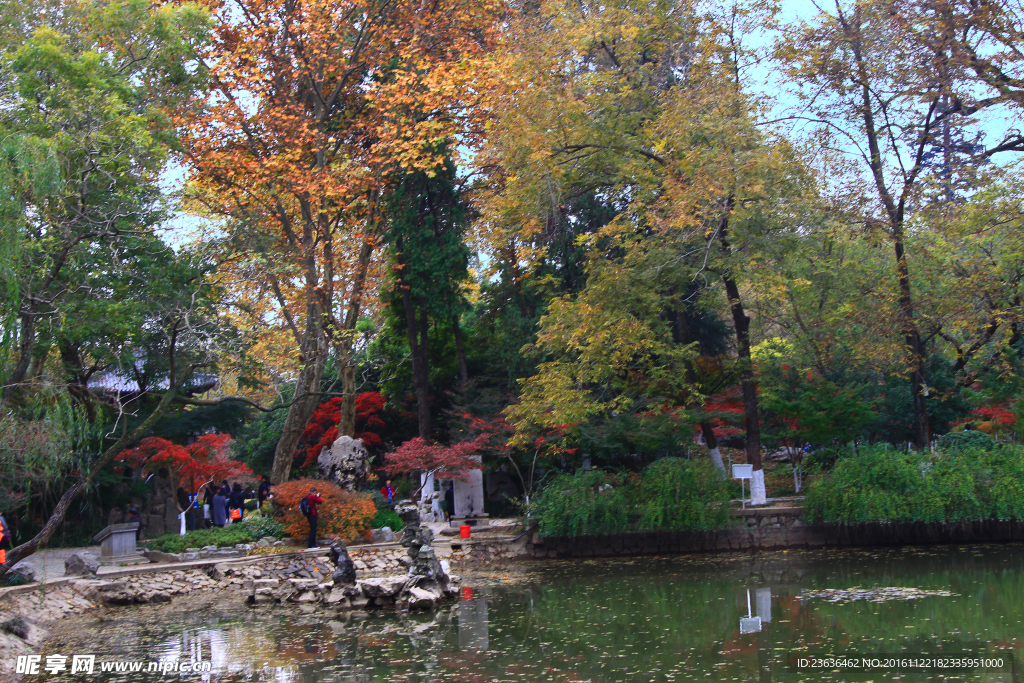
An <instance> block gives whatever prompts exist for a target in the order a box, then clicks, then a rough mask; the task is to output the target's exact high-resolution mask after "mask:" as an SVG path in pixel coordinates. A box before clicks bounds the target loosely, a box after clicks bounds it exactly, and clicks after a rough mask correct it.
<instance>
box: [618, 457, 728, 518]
mask: <svg viewBox="0 0 1024 683" xmlns="http://www.w3.org/2000/svg"><path fill="white" fill-rule="evenodd" d="M635 491H636V492H635V500H636V501H637V511H638V512H639V513H640V524H639V526H640V528H641V529H651V530H657V529H666V530H667V529H716V528H719V527H722V526H724V525H725V522H726V520H727V519H728V514H729V509H728V505H727V504H726V503H727V502H728V500H729V490H728V486H727V485H726V482H725V480H724V479H722V478H720V477H719V475H718V473H717V472H716V471H715V469H714V467H713V466H712V465H711V463H710V462H709V461H706V460H684V459H683V458H662V459H660V460H657V461H655V462H654V463H652V464H651V465H648V467H647V469H645V470H644V473H643V477H642V478H641V480H640V483H639V484H638V485H637V487H636V489H635ZM716 503H717V504H716Z"/></svg>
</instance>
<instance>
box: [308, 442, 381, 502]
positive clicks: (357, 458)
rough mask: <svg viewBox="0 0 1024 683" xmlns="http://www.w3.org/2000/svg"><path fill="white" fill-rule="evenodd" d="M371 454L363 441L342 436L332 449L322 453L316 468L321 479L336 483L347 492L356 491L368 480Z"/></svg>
mask: <svg viewBox="0 0 1024 683" xmlns="http://www.w3.org/2000/svg"><path fill="white" fill-rule="evenodd" d="M368 461H369V454H368V453H367V452H366V448H365V447H364V446H363V440H362V439H353V438H352V437H351V436H340V437H338V438H337V439H335V441H334V443H333V444H331V446H330V448H325V449H323V450H322V451H320V456H319V457H318V458H317V459H316V468H317V470H318V471H319V473H320V478H321V479H326V480H327V481H331V482H334V483H335V484H337V485H338V486H340V487H341V488H343V489H345V490H346V491H355V490H356V486H357V485H358V484H359V483H360V482H361V481H363V480H364V479H366V468H367V462H368Z"/></svg>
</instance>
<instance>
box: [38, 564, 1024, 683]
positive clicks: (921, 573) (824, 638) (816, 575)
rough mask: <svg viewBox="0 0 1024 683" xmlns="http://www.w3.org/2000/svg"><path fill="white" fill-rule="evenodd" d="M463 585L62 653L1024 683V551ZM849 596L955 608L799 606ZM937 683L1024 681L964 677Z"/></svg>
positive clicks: (596, 572)
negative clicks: (925, 662)
mask: <svg viewBox="0 0 1024 683" xmlns="http://www.w3.org/2000/svg"><path fill="white" fill-rule="evenodd" d="M467 584H470V585H467V586H466V587H465V588H466V590H464V591H463V593H462V595H461V596H460V597H461V598H462V599H460V600H458V601H457V602H456V603H454V604H452V605H451V606H449V607H447V608H445V609H444V610H441V611H440V612H437V613H434V614H414V615H404V616H401V615H385V614H372V615H360V614H335V613H324V612H321V611H317V610H316V609H314V608H306V610H305V611H303V609H300V608H299V607H297V606H291V607H284V606H280V607H276V608H271V609H259V610H251V609H247V608H243V607H240V605H239V604H238V601H237V599H227V600H222V601H220V602H212V603H210V604H194V605H189V606H188V608H187V609H185V610H183V611H174V608H164V607H148V606H146V607H141V608H135V609H132V610H124V611H121V612H118V613H114V616H115V618H113V619H111V620H108V621H103V622H97V621H95V618H90V619H91V620H87V621H85V622H82V623H79V624H77V625H74V626H73V627H70V628H69V629H67V631H66V632H65V633H63V634H62V635H61V637H60V640H59V641H58V642H56V643H54V645H53V646H51V651H53V652H64V653H65V654H67V653H69V652H94V653H96V654H97V655H99V658H100V659H103V658H104V657H115V656H117V657H134V658H139V659H143V658H147V657H152V658H156V657H181V658H183V659H191V660H193V661H211V662H213V666H214V671H213V673H212V674H210V675H208V676H206V677H205V679H204V680H208V681H211V682H221V681H231V682H234V681H239V682H240V681H279V682H281V683H284V682H288V683H328V682H331V683H334V682H337V681H352V682H356V681H385V680H386V681H511V680H517V681H552V680H554V681H570V680H589V681H593V682H594V683H597V682H612V681H652V680H656V681H679V680H708V679H711V680H759V681H764V682H768V681H783V682H789V681H805V680H814V681H817V680H837V681H838V680H842V681H868V680H876V681H880V680H890V679H891V676H886V675H879V673H877V672H875V673H867V672H859V673H858V672H831V671H826V672H821V673H815V674H813V675H808V674H806V673H804V672H800V671H796V670H795V669H794V668H793V667H792V666H791V665H790V664H789V662H790V661H791V660H792V658H793V657H794V656H795V655H796V654H800V653H803V654H807V653H819V654H820V653H828V652H837V653H851V652H859V653H864V654H877V653H892V654H896V653H901V652H904V653H915V654H916V653H928V652H937V653H941V652H944V653H962V652H971V653H977V654H982V653H985V654H996V655H999V656H1003V657H1006V658H1008V659H1009V660H1012V661H1014V662H1015V663H1016V665H1017V666H1018V670H1022V669H1021V665H1022V664H1024V660H1022V659H1021V657H1020V654H1019V653H1020V652H1021V650H1022V649H1024V603H1022V601H1021V600H1020V596H1021V595H1022V594H1024V546H1019V545H1005V546H995V547H980V546H975V547H961V548H933V549H904V550H885V551H827V552H790V553H762V554H759V555H731V556H701V557H675V558H637V559H634V560H629V561H587V562H584V563H568V562H566V563H544V564H540V565H537V566H536V567H535V568H533V569H532V570H531V571H530V572H529V573H528V574H527V576H526V578H525V579H524V580H522V581H514V582H506V581H499V580H494V581H469V580H467ZM855 586H858V587H865V588H870V587H886V586H902V587H915V588H920V589H929V590H938V589H943V590H949V591H951V592H952V593H954V594H955V595H954V596H952V597H925V598H922V599H917V600H897V601H892V602H885V603H878V602H870V601H864V600H862V601H857V602H849V603H830V602H827V601H825V600H823V599H818V598H815V599H809V598H802V597H801V592H802V591H804V590H820V589H825V588H829V589H837V588H851V587H855ZM900 676H901V679H900V680H906V681H926V680H937V679H934V678H933V677H932V675H931V674H930V673H901V674H900ZM184 678H185V679H187V680H196V678H195V677H184ZM96 680H132V681H157V680H162V681H166V680H168V679H167V677H166V676H163V677H161V676H155V675H153V676H151V677H150V678H147V677H146V676H140V675H137V674H136V675H133V676H131V677H130V678H123V679H118V678H117V677H116V676H111V677H108V678H102V677H97V679H96ZM942 680H948V681H954V680H964V681H967V680H970V681H1004V680H1005V681H1011V680H1017V679H1014V678H1012V674H1010V673H1009V672H992V673H980V672H959V673H956V674H951V675H949V676H945V677H944V678H942Z"/></svg>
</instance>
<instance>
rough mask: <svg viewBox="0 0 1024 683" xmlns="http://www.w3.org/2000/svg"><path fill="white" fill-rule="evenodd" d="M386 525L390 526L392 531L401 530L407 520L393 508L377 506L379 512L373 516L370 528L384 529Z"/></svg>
mask: <svg viewBox="0 0 1024 683" xmlns="http://www.w3.org/2000/svg"><path fill="white" fill-rule="evenodd" d="M384 527H389V528H390V529H391V530H392V531H394V532H399V531H401V530H402V529H404V528H405V522H403V521H402V518H401V517H399V516H398V513H396V512H395V511H394V510H392V509H391V508H377V514H375V515H374V516H373V521H372V522H370V528H372V529H383V528H384Z"/></svg>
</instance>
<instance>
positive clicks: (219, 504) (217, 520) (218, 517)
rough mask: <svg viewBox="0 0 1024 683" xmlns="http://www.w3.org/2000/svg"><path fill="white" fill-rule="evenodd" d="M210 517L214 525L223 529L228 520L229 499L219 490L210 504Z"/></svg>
mask: <svg viewBox="0 0 1024 683" xmlns="http://www.w3.org/2000/svg"><path fill="white" fill-rule="evenodd" d="M210 517H211V518H212V519H213V525H214V526H219V527H222V526H224V523H225V522H226V521H227V518H228V499H227V498H225V497H224V492H223V490H218V491H217V493H215V494H214V495H213V502H212V503H211V504H210Z"/></svg>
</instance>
